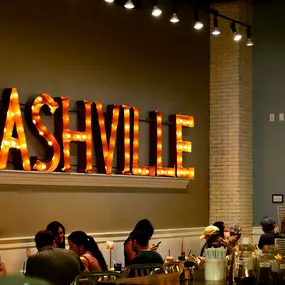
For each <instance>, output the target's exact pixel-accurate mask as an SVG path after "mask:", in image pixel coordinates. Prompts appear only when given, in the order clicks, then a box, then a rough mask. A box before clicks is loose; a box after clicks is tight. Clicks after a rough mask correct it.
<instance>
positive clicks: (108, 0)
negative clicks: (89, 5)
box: [105, 0, 115, 3]
mask: <svg viewBox="0 0 285 285" xmlns="http://www.w3.org/2000/svg"><path fill="white" fill-rule="evenodd" d="M114 1H115V0H105V2H107V3H114Z"/></svg>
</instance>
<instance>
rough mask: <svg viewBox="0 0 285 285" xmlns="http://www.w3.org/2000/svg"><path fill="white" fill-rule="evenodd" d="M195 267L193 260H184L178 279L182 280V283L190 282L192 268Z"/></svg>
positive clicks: (191, 279)
mask: <svg viewBox="0 0 285 285" xmlns="http://www.w3.org/2000/svg"><path fill="white" fill-rule="evenodd" d="M194 269H195V266H194V265H193V262H191V261H185V262H184V266H183V271H182V272H181V274H180V281H181V282H183V284H188V283H189V284H191V282H192V281H193V270H194Z"/></svg>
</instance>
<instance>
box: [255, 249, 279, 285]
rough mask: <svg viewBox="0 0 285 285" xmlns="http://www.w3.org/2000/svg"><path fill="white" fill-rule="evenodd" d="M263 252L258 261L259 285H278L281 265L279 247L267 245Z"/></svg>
mask: <svg viewBox="0 0 285 285" xmlns="http://www.w3.org/2000/svg"><path fill="white" fill-rule="evenodd" d="M262 251H263V252H262V254H261V256H260V257H259V258H258V260H257V281H258V284H260V285H262V284H264V285H271V284H278V282H279V274H280V263H281V258H280V257H281V256H280V255H279V253H278V247H277V246H275V245H265V246H264V247H263V250H262Z"/></svg>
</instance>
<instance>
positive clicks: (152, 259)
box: [130, 231, 164, 264]
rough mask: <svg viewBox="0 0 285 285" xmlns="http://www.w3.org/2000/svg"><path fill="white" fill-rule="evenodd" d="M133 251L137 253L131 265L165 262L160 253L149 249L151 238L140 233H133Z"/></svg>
mask: <svg viewBox="0 0 285 285" xmlns="http://www.w3.org/2000/svg"><path fill="white" fill-rule="evenodd" d="M131 241H132V249H133V251H134V252H135V253H136V256H135V257H134V258H133V260H132V261H131V263H130V264H143V263H159V264H163V263H164V261H163V259H162V257H161V255H160V254H159V253H157V252H156V251H153V250H151V249H150V248H149V244H148V243H149V237H148V236H147V235H146V234H145V233H143V232H139V231H134V232H132V233H131Z"/></svg>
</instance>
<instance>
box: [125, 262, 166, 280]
mask: <svg viewBox="0 0 285 285" xmlns="http://www.w3.org/2000/svg"><path fill="white" fill-rule="evenodd" d="M125 271H126V274H127V276H128V277H139V276H147V275H154V274H164V273H167V272H166V270H165V267H164V266H163V265H161V264H158V263H149V264H132V265H129V266H128V267H127V268H126V270H125Z"/></svg>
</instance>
